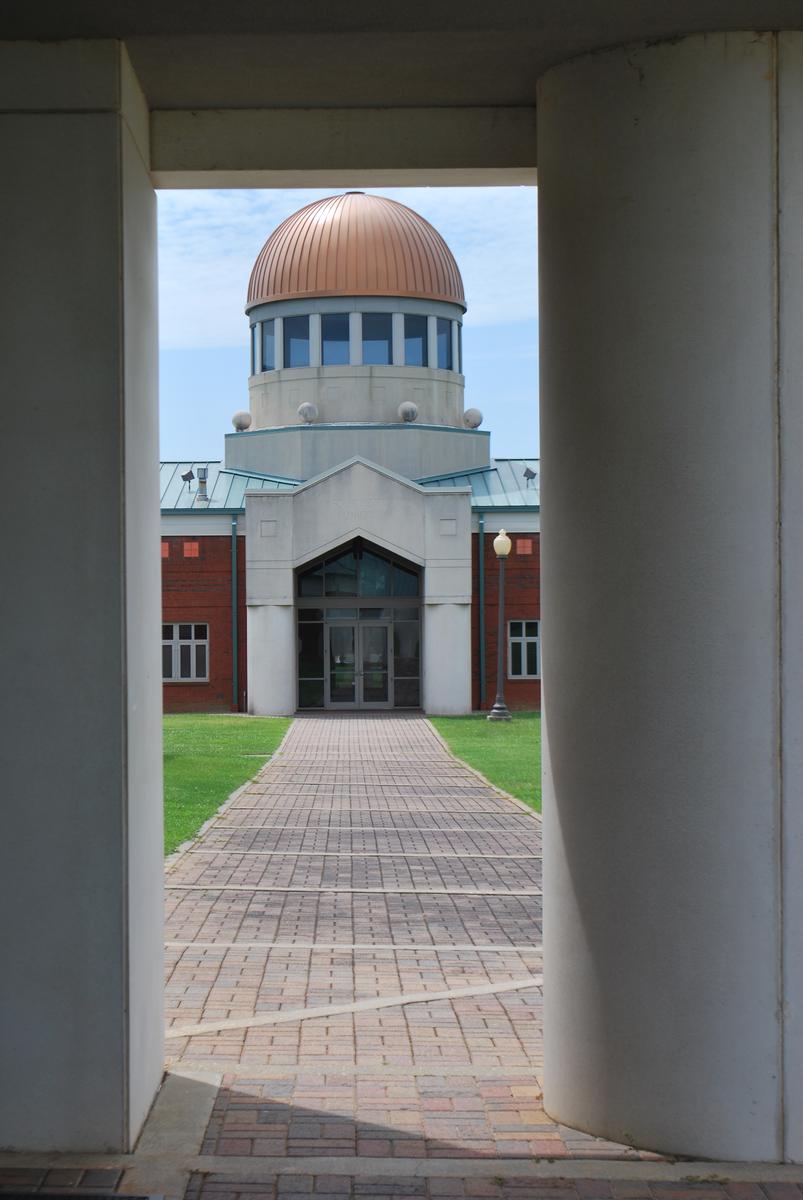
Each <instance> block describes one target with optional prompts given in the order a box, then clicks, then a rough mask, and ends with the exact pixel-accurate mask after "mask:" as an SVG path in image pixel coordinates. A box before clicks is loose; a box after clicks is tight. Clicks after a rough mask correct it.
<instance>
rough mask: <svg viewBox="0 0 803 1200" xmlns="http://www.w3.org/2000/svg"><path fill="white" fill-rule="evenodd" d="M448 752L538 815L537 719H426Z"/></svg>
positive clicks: (534, 716) (522, 715)
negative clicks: (435, 730)
mask: <svg viewBox="0 0 803 1200" xmlns="http://www.w3.org/2000/svg"><path fill="white" fill-rule="evenodd" d="M430 721H431V722H432V724H433V725H434V726H435V728H436V729H437V731H438V733H439V734H440V735H441V737H442V738H443V739H444V740H445V741H446V742H448V744H449V749H450V750H451V751H452V753H453V754H456V755H457V757H458V758H462V759H463V761H464V762H467V763H468V764H469V766H471V767H474V768H475V770H477V771H481V772H482V774H483V775H484V776H485V777H486V779H490V781H491V783H493V784H495V785H496V786H497V787H499V788H501V789H502V790H503V791H504V792H510V794H511V796H516V797H517V798H518V799H519V800H523V801H524V803H525V804H529V805H530V806H531V807H532V808H534V809H535V810H536V812H540V811H541V715H540V713H514V714H513V720H512V721H489V720H487V718H486V716H485V714H484V713H482V714H475V715H472V716H470V717H430Z"/></svg>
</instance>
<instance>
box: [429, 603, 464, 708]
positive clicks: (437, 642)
mask: <svg viewBox="0 0 803 1200" xmlns="http://www.w3.org/2000/svg"><path fill="white" fill-rule="evenodd" d="M423 616H424V627H423V629H422V634H423V645H422V650H423V653H422V666H421V673H422V677H423V706H424V711H425V712H428V713H435V714H438V713H440V714H446V715H448V714H457V715H459V714H461V713H469V712H471V605H470V604H451V603H448V604H444V603H440V602H436V603H430V602H428V601H427V602H425V604H424V613H423Z"/></svg>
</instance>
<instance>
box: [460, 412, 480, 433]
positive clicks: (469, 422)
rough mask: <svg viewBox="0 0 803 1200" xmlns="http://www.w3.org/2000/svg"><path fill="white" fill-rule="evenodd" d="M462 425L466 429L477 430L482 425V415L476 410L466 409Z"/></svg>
mask: <svg viewBox="0 0 803 1200" xmlns="http://www.w3.org/2000/svg"><path fill="white" fill-rule="evenodd" d="M463 424H464V425H465V426H466V427H467V428H468V429H479V427H480V425H482V413H481V412H480V410H479V409H478V408H467V409H466V411H465V412H464V413H463Z"/></svg>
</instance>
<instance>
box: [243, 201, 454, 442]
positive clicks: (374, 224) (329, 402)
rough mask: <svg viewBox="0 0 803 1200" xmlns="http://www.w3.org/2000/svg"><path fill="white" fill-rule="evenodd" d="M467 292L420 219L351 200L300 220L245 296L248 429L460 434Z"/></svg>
mask: <svg viewBox="0 0 803 1200" xmlns="http://www.w3.org/2000/svg"><path fill="white" fill-rule="evenodd" d="M465 309H466V300H465V293H464V290H463V281H462V279H461V278H460V271H459V269H458V266H457V263H456V262H455V260H454V256H453V255H452V252H451V250H450V249H449V247H448V246H447V245H446V242H445V241H444V240H443V238H442V237H441V235H440V234H439V233H438V231H437V230H436V229H433V227H432V226H431V225H430V224H429V222H428V221H425V220H424V218H423V217H421V216H419V215H418V213H415V212H413V210H412V209H410V208H407V207H406V206H405V205H404V204H399V203H397V201H395V200H388V199H386V198H385V197H383V196H371V195H366V193H364V192H346V193H345V194H343V195H340V196H329V197H327V198H326V199H324V200H316V201H315V203H314V204H308V205H307V206H306V207H305V208H302V209H300V210H299V211H298V212H296V213H293V215H292V216H290V217H288V218H287V220H285V221H283V222H282V224H281V225H279V227H278V228H277V229H275V230H274V232H273V233H272V234H271V235H270V237H269V238H268V240H267V241H266V242H265V245H264V246H263V247H262V250H261V251H260V253H259V256H258V257H257V260H256V262H255V264H254V269H253V271H252V272H251V279H250V282H249V285H248V303H247V306H246V312H247V313H248V317H249V320H250V322H251V377H250V380H249V399H250V410H251V417H252V422H253V425H252V428H253V429H254V430H257V429H277V428H287V427H288V426H299V425H307V426H309V425H327V426H330V425H345V424H348V425H355V424H357V425H382V426H387V425H410V424H413V423H415V422H418V423H419V424H422V425H429V426H432V425H434V426H449V427H451V428H460V429H462V428H463V427H464V416H463V375H462V362H461V359H462V336H461V335H462V322H463V314H464V312H465Z"/></svg>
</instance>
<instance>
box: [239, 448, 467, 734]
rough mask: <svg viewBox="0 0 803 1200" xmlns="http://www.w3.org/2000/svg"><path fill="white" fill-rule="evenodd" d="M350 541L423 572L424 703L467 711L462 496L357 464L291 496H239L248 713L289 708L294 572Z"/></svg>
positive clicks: (464, 515)
mask: <svg viewBox="0 0 803 1200" xmlns="http://www.w3.org/2000/svg"><path fill="white" fill-rule="evenodd" d="M355 537H363V538H366V539H367V540H368V541H371V542H373V543H375V544H376V545H377V546H379V547H380V548H382V549H385V550H387V551H389V552H390V553H391V554H396V555H399V556H400V557H401V558H406V559H408V560H409V561H411V562H414V563H417V564H418V565H423V566H424V606H425V608H424V617H423V620H424V649H423V663H422V674H423V679H424V696H425V700H424V704H425V707H426V708H427V710H428V711H432V712H434V711H438V712H469V711H470V709H471V642H470V637H471V628H470V613H471V508H470V493H469V491H468V489H465V488H454V489H452V488H449V489H441V490H438V491H433V492H426V491H425V490H424V489H423V488H420V487H417V486H416V485H415V484H411V483H409V482H407V481H406V480H404V479H400V478H398V477H396V476H394V475H391V474H389V473H388V472H386V471H383V470H381V469H380V468H378V467H376V466H375V465H374V464H372V463H365V462H362V461H359V460H358V461H353V462H351V463H347V464H344V465H343V466H341V467H338V468H336V469H335V470H333V471H331V472H330V473H328V474H326V475H323V476H322V477H321V478H319V479H317V480H313V481H311V482H310V483H308V484H306V485H304V486H302V487H300V488H298V489H296V490H294V491H292V492H269V493H268V492H249V493H247V498H246V595H247V604H248V610H249V615H248V678H249V711H252V712H254V713H264V714H268V713H271V714H282V713H291V712H294V711H295V707H296V694H295V678H296V663H295V647H296V635H295V626H294V621H295V616H294V610H293V604H294V574H293V572H294V569H295V568H296V567H298V566H300V565H302V564H303V563H305V562H309V561H310V560H312V559H314V558H316V557H318V556H319V555H323V554H326V553H328V552H329V551H331V550H334V549H336V548H337V547H338V546H340V545H342V544H343V543H344V542H349V541H351V540H352V539H353V538H355ZM430 623H431V627H432V636H430V635H429V634H428V633H427V632H426V631H427V628H428V627H429V626H430ZM430 678H431V683H429V682H428V680H429V679H430ZM291 683H292V686H291ZM428 689H429V690H428Z"/></svg>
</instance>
